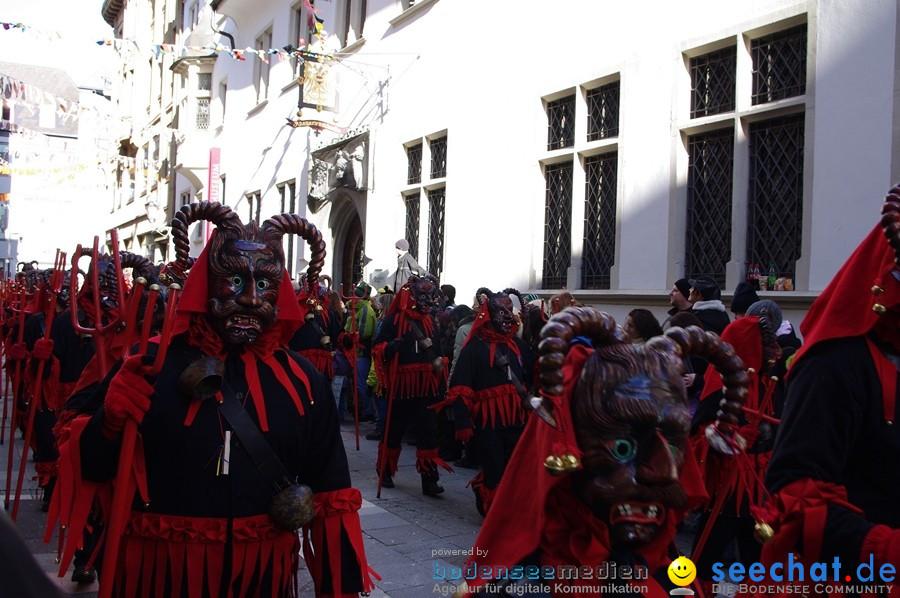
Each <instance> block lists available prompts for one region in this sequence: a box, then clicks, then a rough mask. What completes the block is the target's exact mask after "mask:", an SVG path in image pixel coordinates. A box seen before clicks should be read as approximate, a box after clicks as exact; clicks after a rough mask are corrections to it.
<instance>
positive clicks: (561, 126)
mask: <svg viewBox="0 0 900 598" xmlns="http://www.w3.org/2000/svg"><path fill="white" fill-rule="evenodd" d="M547 123H548V126H547V149H548V150H557V149H563V148H565V147H572V146H573V145H574V144H575V96H574V95H571V96H569V97H566V98H562V99H559V100H554V101H552V102H547Z"/></svg>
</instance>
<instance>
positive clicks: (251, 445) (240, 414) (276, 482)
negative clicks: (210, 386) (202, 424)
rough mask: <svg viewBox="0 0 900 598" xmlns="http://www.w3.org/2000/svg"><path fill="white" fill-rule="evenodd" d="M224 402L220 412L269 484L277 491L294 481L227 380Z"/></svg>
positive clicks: (223, 396)
mask: <svg viewBox="0 0 900 598" xmlns="http://www.w3.org/2000/svg"><path fill="white" fill-rule="evenodd" d="M221 392H222V402H221V403H219V412H220V413H221V414H222V415H223V416H224V417H225V419H226V420H228V423H229V424H230V425H231V428H232V430H233V431H234V433H235V434H237V437H238V438H240V439H241V442H243V443H244V448H245V449H247V453H248V454H249V455H250V459H251V460H252V461H253V464H254V465H256V468H257V469H259V472H260V473H261V474H262V476H263V477H264V478H266V481H267V482H268V483H269V485H271V486H272V488H273V489H274V490H275V491H278V490H281V489H282V488H285V487H286V486H289V485H291V484H292V483H293V480H292V479H291V476H290V474H289V473H288V471H287V469H286V468H285V467H284V465H283V464H282V463H281V461H279V459H278V455H276V454H275V450H274V449H272V445H271V444H269V441H268V440H266V439H265V438H264V437H263V435H262V432H260V431H259V426H257V425H256V424H255V423H254V422H253V420H252V419H250V415H248V414H247V411H246V410H245V409H244V406H243V405H241V403H240V401H238V399H237V397H236V396H234V391H233V390H232V389H231V387H230V386H229V385H228V383H227V382H223V383H222V389H221Z"/></svg>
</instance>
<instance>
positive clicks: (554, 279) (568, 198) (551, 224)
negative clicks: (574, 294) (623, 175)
mask: <svg viewBox="0 0 900 598" xmlns="http://www.w3.org/2000/svg"><path fill="white" fill-rule="evenodd" d="M544 176H545V179H546V183H547V187H546V196H545V197H546V200H545V203H544V264H543V275H542V276H541V287H542V288H545V289H561V288H564V287H565V286H566V271H567V270H568V268H569V261H570V259H571V256H572V163H571V162H564V163H562V164H550V165H548V166H547V167H546V168H545V172H544Z"/></svg>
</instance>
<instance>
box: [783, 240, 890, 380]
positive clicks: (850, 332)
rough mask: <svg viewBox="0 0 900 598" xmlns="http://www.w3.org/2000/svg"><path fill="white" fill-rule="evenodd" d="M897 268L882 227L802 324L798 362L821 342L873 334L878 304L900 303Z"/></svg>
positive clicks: (812, 308) (854, 255)
mask: <svg viewBox="0 0 900 598" xmlns="http://www.w3.org/2000/svg"><path fill="white" fill-rule="evenodd" d="M894 268H895V266H894V252H893V250H892V249H891V247H890V245H888V243H887V240H886V239H885V237H884V231H883V229H882V227H881V225H880V224H879V225H877V226H876V227H875V228H874V229H872V232H870V233H869V234H868V236H866V238H865V239H864V240H863V242H862V243H860V244H859V247H857V248H856V250H855V251H854V252H853V254H852V255H851V256H850V258H849V259H848V260H847V262H846V263H845V264H844V265H843V266H842V267H841V269H840V270H838V273H837V274H835V276H834V278H833V279H832V280H831V282H830V283H829V284H828V286H827V287H826V288H825V290H824V291H822V294H821V295H819V297H818V298H817V299H816V300H815V301H814V302H813V304H812V306H811V307H810V308H809V312H807V314H806V317H805V318H803V322H802V323H801V324H800V332H801V333H802V335H803V346H802V347H801V348H800V349H799V350H798V351H797V355H796V356H795V357H794V363H795V364H796V363H797V362H798V361H799V360H800V359H802V358H803V356H804V355H805V354H806V353H807V352H808V351H809V350H810V348H812V347H813V346H814V345H816V344H817V343H820V342H822V341H826V340H829V339H834V338H844V337H850V336H859V335H862V334H865V333H867V332H869V331H870V330H871V329H872V327H873V326H874V325H875V322H876V321H877V320H878V314H877V313H875V312H874V311H872V306H873V305H874V304H875V303H879V304H881V305H883V306H885V307H886V308H888V309H890V308H891V307H893V306H896V305H898V304H900V282H898V281H897V280H896V279H895V278H894V277H893V276H892V275H891V271H892V270H893V269H894ZM873 286H878V287H881V288H882V289H884V294H882V295H879V296H876V295H874V294H873V293H872V291H871V288H872V287H873Z"/></svg>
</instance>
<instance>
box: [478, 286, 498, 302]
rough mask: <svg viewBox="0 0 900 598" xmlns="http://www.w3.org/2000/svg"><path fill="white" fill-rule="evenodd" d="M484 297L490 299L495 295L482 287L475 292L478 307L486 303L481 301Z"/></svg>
mask: <svg viewBox="0 0 900 598" xmlns="http://www.w3.org/2000/svg"><path fill="white" fill-rule="evenodd" d="M482 295H484V296H485V297H487V298H488V299H490V298H491V297H492V296H493V295H494V292H493V291H491V290H490V289H489V288H487V287H481V288H480V289H478V290H477V291H475V300H476V301H478V305H481V304H482V303H484V301H482V300H481V296H482Z"/></svg>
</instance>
